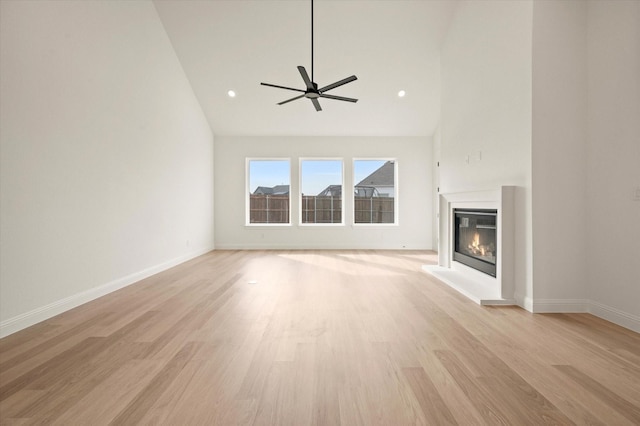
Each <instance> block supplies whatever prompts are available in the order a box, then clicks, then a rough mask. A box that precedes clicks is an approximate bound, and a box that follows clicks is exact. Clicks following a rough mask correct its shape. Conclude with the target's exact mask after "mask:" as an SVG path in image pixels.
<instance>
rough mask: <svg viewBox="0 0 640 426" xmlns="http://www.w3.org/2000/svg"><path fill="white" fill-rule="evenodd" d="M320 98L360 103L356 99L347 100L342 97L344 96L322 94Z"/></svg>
mask: <svg viewBox="0 0 640 426" xmlns="http://www.w3.org/2000/svg"><path fill="white" fill-rule="evenodd" d="M320 97H321V98H327V99H335V100H336V101H347V102H358V100H357V99H354V98H345V97H342V96H333V95H325V94H324V93H321V94H320Z"/></svg>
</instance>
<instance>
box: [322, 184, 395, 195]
mask: <svg viewBox="0 0 640 426" xmlns="http://www.w3.org/2000/svg"><path fill="white" fill-rule="evenodd" d="M353 192H354V195H355V196H356V197H366V198H372V197H379V196H380V194H379V193H378V190H377V189H376V188H375V187H373V186H362V185H358V186H356V187H355V188H353ZM341 196H342V185H329V186H327V187H326V188H325V189H324V190H323V191H322V192H320V193H319V194H318V197H341ZM384 196H385V197H387V195H384Z"/></svg>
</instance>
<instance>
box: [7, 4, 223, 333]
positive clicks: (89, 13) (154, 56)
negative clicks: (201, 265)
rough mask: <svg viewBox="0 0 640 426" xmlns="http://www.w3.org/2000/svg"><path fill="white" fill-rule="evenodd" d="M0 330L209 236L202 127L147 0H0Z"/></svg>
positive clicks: (106, 286)
mask: <svg viewBox="0 0 640 426" xmlns="http://www.w3.org/2000/svg"><path fill="white" fill-rule="evenodd" d="M1 7H2V10H1V14H0V15H1V17H0V19H1V22H0V29H1V30H0V31H1V34H0V43H2V44H1V52H2V57H1V58H0V59H1V60H0V65H1V69H0V93H1V94H2V96H1V104H0V107H1V115H0V120H1V126H0V143H1V145H0V149H1V184H0V185H1V191H0V193H1V195H0V196H1V203H0V204H1V219H0V226H1V234H2V238H1V243H0V244H1V249H0V271H1V272H0V278H1V279H0V295H1V297H0V333H1V334H7V333H10V332H12V331H15V330H16V329H19V328H22V327H24V326H27V325H30V324H33V323H35V322H37V321H40V320H43V319H45V318H47V317H49V316H51V315H54V314H57V313H59V312H61V311H64V310H66V309H69V308H70V307H73V306H76V305H78V304H80V303H83V302H86V301H87V300H90V299H92V298H95V297H98V296H100V295H102V294H105V293H107V292H109V291H112V290H114V289H116V288H119V287H122V286H123V285H127V284H130V283H131V282H134V281H136V280H138V279H140V278H142V277H144V276H146V275H149V274H151V273H153V272H157V271H158V270H161V269H163V268H166V267H168V266H171V265H173V264H175V263H177V262H180V261H183V260H186V259H188V258H189V257H192V256H195V255H196V254H198V253H202V252H203V251H207V250H210V249H211V248H212V247H213V136H212V133H211V130H210V128H209V125H208V124H207V122H206V120H205V117H204V115H203V113H202V110H201V109H200V106H199V104H198V102H197V101H196V99H195V96H194V94H193V92H192V90H191V87H190V85H189V82H188V81H187V78H186V76H185V75H184V73H183V71H182V68H181V66H180V63H179V62H178V60H177V58H176V56H175V54H174V52H173V49H172V47H171V44H170V43H169V40H168V38H167V36H166V33H165V32H164V30H163V28H162V24H161V23H160V20H159V18H158V16H157V13H156V11H155V8H154V7H153V4H152V3H151V2H142V1H131V2H130V1H127V2H113V1H91V2H78V1H73V2H68V1H39V2H22V1H2V2H1Z"/></svg>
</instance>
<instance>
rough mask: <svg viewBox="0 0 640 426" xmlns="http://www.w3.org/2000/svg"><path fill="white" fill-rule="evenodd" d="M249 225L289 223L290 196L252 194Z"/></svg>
mask: <svg viewBox="0 0 640 426" xmlns="http://www.w3.org/2000/svg"><path fill="white" fill-rule="evenodd" d="M249 223H289V196H288V195H258V194H251V195H250V197H249Z"/></svg>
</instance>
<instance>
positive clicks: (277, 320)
mask: <svg viewBox="0 0 640 426" xmlns="http://www.w3.org/2000/svg"><path fill="white" fill-rule="evenodd" d="M436 260H437V257H436V256H435V254H434V253H433V252H427V251H404V250H403V251H385V250H255V251H240V250H229V251H224V250H223V251H214V252H211V253H208V254H206V255H204V256H200V257H199V258H197V259H193V260H191V261H189V262H186V263H184V264H181V265H178V266H177V267H175V268H172V269H170V270H167V271H165V272H163V273H160V274H157V275H154V276H152V277H148V278H146V279H144V280H142V281H140V282H139V283H136V284H134V285H131V286H128V287H126V288H123V289H121V290H119V291H117V292H114V293H111V294H109V295H107V296H105V297H103V298H100V299H97V300H94V301H92V302H90V303H87V304H85V305H82V306H80V307H78V308H75V309H73V310H71V311H69V312H66V313H64V314H61V315H59V316H57V317H54V318H51V319H50V320H47V321H45V322H43V323H40V324H38V325H36V326H34V327H31V328H29V329H26V330H23V331H21V332H18V333H15V334H13V335H11V336H8V337H7V338H5V339H2V340H0V424H2V425H5V424H6V425H11V424H29V425H38V424H47V425H48V424H60V425H63V424H64V425H66V424H91V425H107V424H114V425H115V424H118V425H119V424H141V425H144V424H181V425H182V424H184V425H190V424H207V425H229V424H238V425H258V424H270V425H271V424H278V425H296V426H297V425H367V426H369V425H418V424H419V425H431V424H460V425H469V424H472V425H492V426H493V425H498V424H509V425H513V424H517V425H527V424H535V425H544V424H562V425H565V424H580V425H583V424H584V425H597V426H602V425H605V424H606V425H609V424H615V425H635V424H640V387H638V385H637V384H638V383H640V335H639V334H637V333H633V332H631V331H629V330H626V329H623V328H621V327H618V326H616V325H613V324H611V323H608V322H606V321H604V320H601V319H599V318H596V317H594V316H591V315H588V314H561V315H542V314H531V313H529V312H526V311H524V310H522V309H520V308H514V307H481V306H478V305H476V304H474V303H473V302H471V301H469V300H468V299H467V298H465V297H464V296H462V295H460V294H459V293H457V292H455V291H454V290H452V289H451V288H450V287H448V286H446V285H444V284H442V283H441V282H439V281H437V280H436V279H435V278H433V277H432V276H430V275H428V274H426V273H424V272H423V271H422V265H424V264H427V263H429V262H431V263H433V262H435V261H436Z"/></svg>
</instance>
